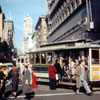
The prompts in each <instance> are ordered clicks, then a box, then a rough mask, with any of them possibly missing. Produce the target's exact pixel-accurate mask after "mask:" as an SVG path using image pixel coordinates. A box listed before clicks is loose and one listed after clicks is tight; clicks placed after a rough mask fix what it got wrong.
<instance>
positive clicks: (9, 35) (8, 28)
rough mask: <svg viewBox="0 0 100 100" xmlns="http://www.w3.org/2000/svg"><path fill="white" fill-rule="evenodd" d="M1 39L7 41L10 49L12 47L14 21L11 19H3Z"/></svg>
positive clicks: (13, 44)
mask: <svg viewBox="0 0 100 100" xmlns="http://www.w3.org/2000/svg"><path fill="white" fill-rule="evenodd" d="M3 39H4V41H6V42H7V43H8V45H9V47H10V48H11V49H14V47H15V41H14V23H13V21H12V20H4V30H3Z"/></svg>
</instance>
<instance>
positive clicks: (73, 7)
mask: <svg viewBox="0 0 100 100" xmlns="http://www.w3.org/2000/svg"><path fill="white" fill-rule="evenodd" d="M46 2H47V21H48V22H47V23H48V42H49V43H50V42H59V41H66V40H77V39H80V40H82V39H86V40H87V39H89V40H91V41H95V40H98V39H99V38H100V34H99V31H100V20H99V17H100V14H99V12H100V6H99V4H100V0H47V1H46Z"/></svg>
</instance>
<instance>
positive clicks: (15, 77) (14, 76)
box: [8, 66, 20, 98]
mask: <svg viewBox="0 0 100 100" xmlns="http://www.w3.org/2000/svg"><path fill="white" fill-rule="evenodd" d="M8 77H9V78H10V81H11V83H12V94H13V96H15V98H16V97H17V91H18V83H19V80H20V77H19V71H18V69H17V68H16V66H13V67H12V70H11V71H10V72H9V75H8Z"/></svg>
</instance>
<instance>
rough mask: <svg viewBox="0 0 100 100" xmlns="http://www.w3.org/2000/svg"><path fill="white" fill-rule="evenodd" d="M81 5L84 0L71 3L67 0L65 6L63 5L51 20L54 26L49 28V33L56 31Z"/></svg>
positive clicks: (74, 0) (75, 0)
mask: <svg viewBox="0 0 100 100" xmlns="http://www.w3.org/2000/svg"><path fill="white" fill-rule="evenodd" d="M81 4H82V0H71V1H70V2H68V1H67V0H66V1H65V2H63V5H61V7H60V8H59V9H58V11H57V12H56V13H55V15H54V17H53V18H52V19H51V22H52V24H51V25H50V26H49V31H50V32H52V31H53V30H55V29H56V28H57V27H58V26H59V25H60V24H61V23H62V22H63V21H64V20H65V19H66V18H67V17H68V16H70V14H71V13H72V12H73V11H74V10H75V9H76V8H78V6H79V5H81Z"/></svg>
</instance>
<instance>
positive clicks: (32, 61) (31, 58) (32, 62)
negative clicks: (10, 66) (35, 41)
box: [30, 54, 34, 64]
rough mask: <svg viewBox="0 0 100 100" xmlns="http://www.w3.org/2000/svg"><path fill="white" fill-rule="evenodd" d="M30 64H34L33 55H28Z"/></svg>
mask: <svg viewBox="0 0 100 100" xmlns="http://www.w3.org/2000/svg"><path fill="white" fill-rule="evenodd" d="M30 62H31V64H34V54H32V55H30Z"/></svg>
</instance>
